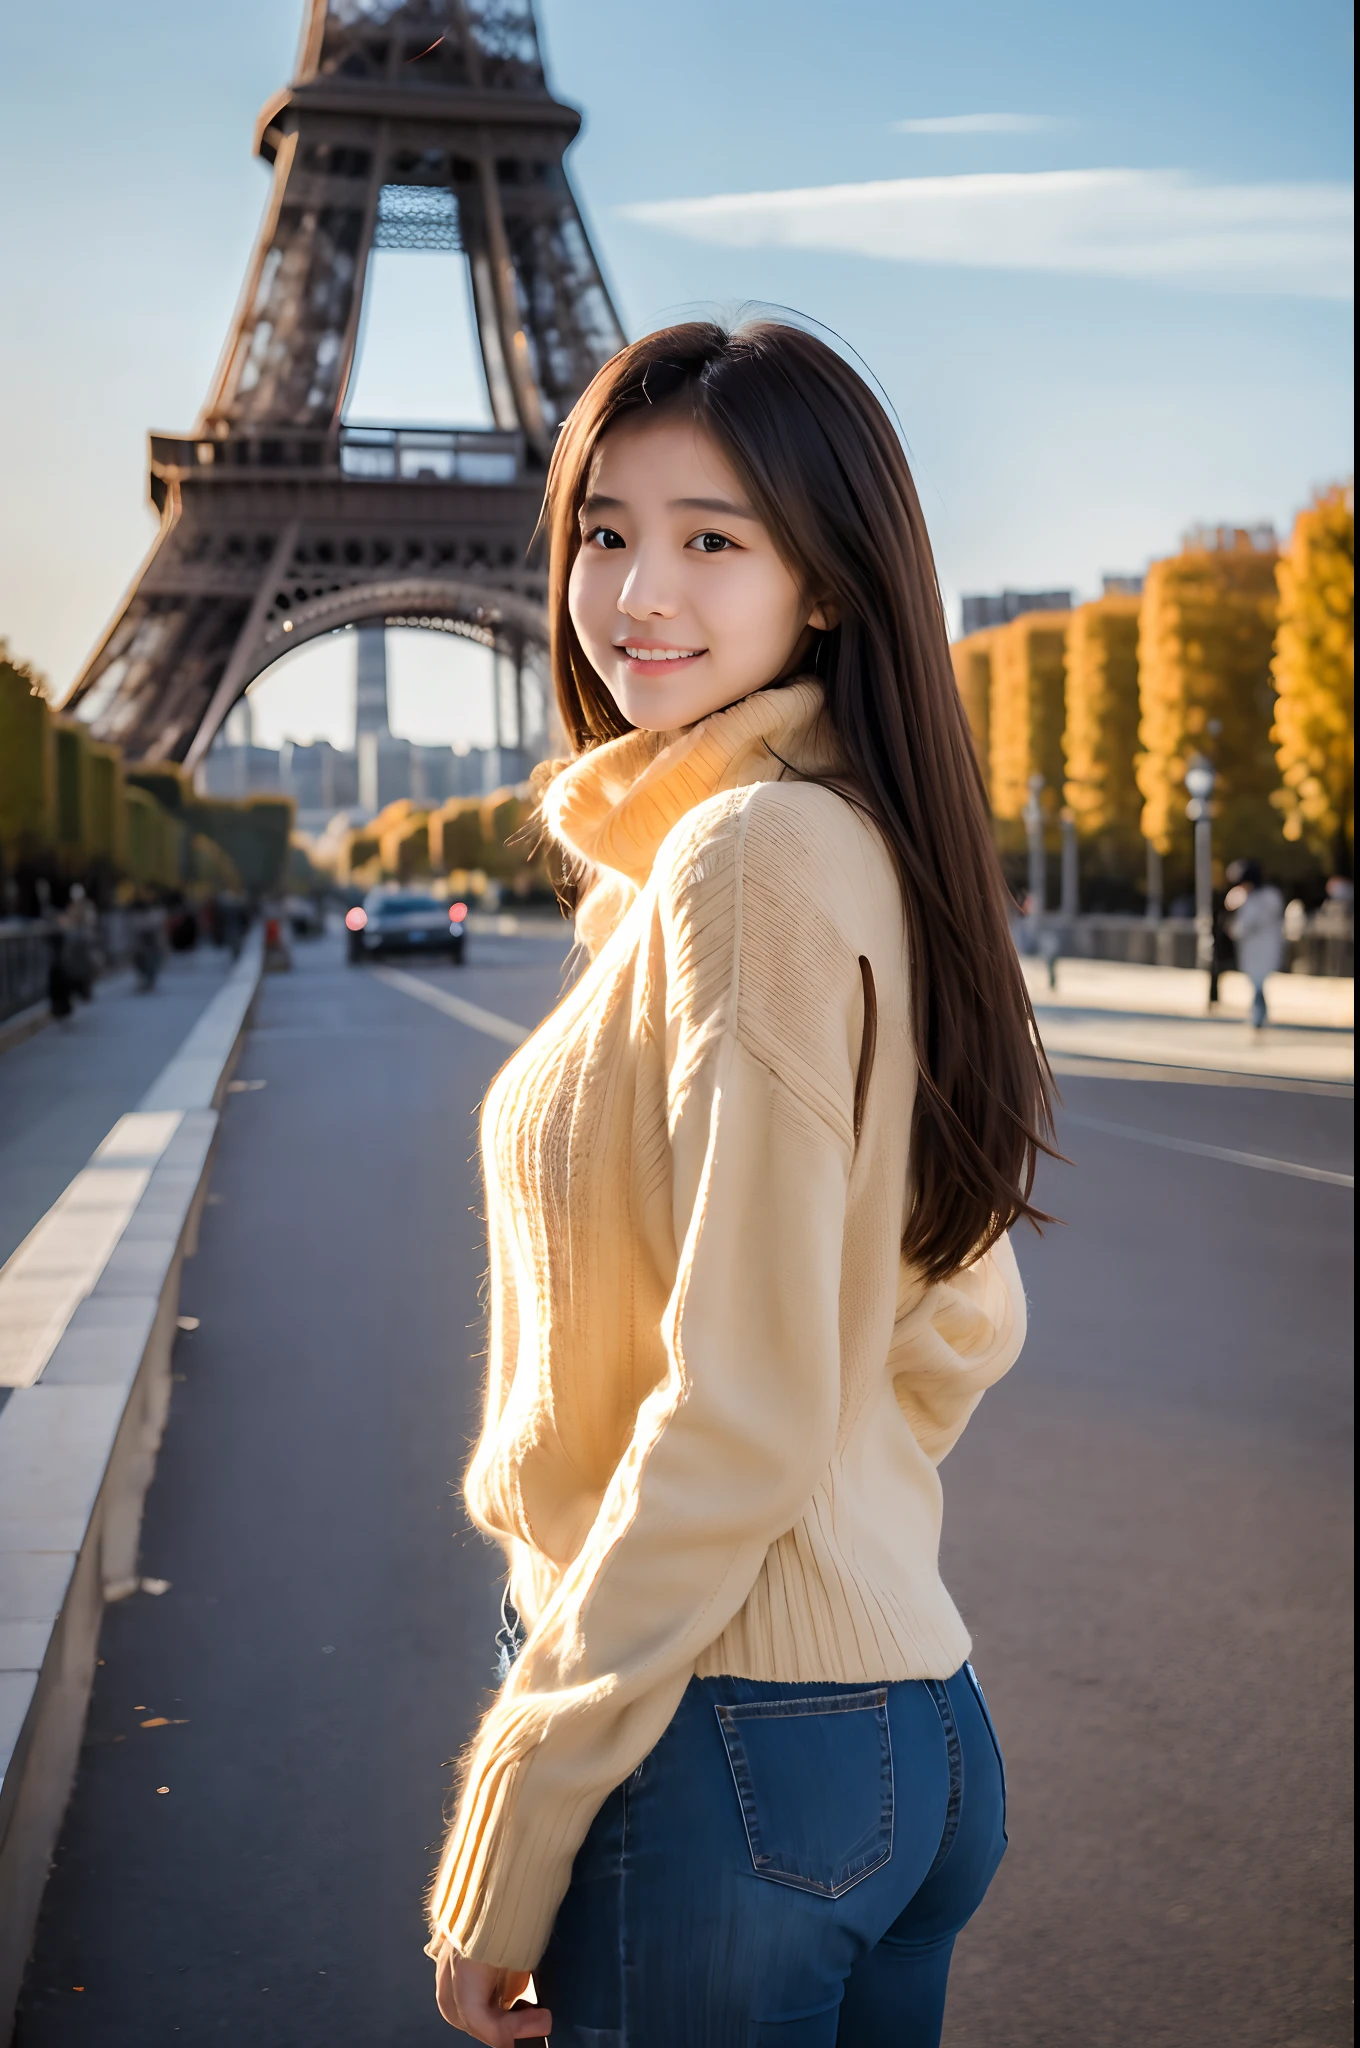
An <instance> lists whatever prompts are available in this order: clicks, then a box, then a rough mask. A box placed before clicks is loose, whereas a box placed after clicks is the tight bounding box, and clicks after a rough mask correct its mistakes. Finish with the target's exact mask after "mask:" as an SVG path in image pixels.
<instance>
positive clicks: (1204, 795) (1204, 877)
mask: <svg viewBox="0 0 1360 2048" xmlns="http://www.w3.org/2000/svg"><path fill="white" fill-rule="evenodd" d="M1217 779H1218V778H1217V777H1216V776H1215V774H1214V769H1213V763H1212V762H1211V761H1206V760H1205V758H1204V756H1203V754H1192V755H1191V757H1190V763H1189V766H1188V767H1187V768H1186V771H1185V786H1186V788H1187V789H1188V790H1189V792H1190V801H1189V803H1188V804H1187V805H1186V807H1185V815H1186V817H1187V818H1189V820H1190V822H1191V824H1192V825H1193V826H1194V828H1195V964H1196V966H1198V967H1202V968H1203V969H1204V971H1205V973H1206V974H1207V975H1208V976H1209V977H1210V986H1211V987H1212V985H1213V972H1214V864H1213V844H1212V841H1213V826H1212V824H1211V823H1210V820H1209V799H1210V798H1211V797H1212V795H1213V793H1214V783H1215V782H1216V781H1217Z"/></svg>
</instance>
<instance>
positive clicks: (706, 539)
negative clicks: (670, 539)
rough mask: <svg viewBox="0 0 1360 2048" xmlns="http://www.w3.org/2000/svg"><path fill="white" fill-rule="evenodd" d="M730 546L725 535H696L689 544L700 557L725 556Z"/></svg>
mask: <svg viewBox="0 0 1360 2048" xmlns="http://www.w3.org/2000/svg"><path fill="white" fill-rule="evenodd" d="M731 545H732V543H731V541H730V540H729V539H728V538H727V535H726V534H725V533H696V534H695V536H694V538H693V540H692V541H691V542H690V546H691V547H692V548H697V549H698V550H699V553H700V554H701V555H721V554H725V553H726V552H727V550H728V548H730V547H731Z"/></svg>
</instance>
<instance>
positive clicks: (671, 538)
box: [568, 414, 827, 732]
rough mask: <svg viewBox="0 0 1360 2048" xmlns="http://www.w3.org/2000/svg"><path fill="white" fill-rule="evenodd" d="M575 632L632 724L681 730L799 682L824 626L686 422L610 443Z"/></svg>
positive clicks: (593, 491) (579, 581)
mask: <svg viewBox="0 0 1360 2048" xmlns="http://www.w3.org/2000/svg"><path fill="white" fill-rule="evenodd" d="M581 535H582V539H581V550H580V553H579V554H578V555H577V557H576V561H575V563H574V564H573V566H572V572H571V582H570V585H569V588H568V604H569V607H570V611H571V619H572V624H573V625H574V626H575V628H576V632H577V635H578V637H579V639H580V642H581V645H582V647H583V648H584V649H585V651H586V654H587V655H588V656H589V658H590V661H591V664H592V666H593V667H594V669H595V671H596V673H597V674H598V675H599V676H600V677H601V679H602V680H603V682H604V684H605V687H606V688H607V689H608V691H609V694H610V696H611V697H612V698H613V699H614V702H615V704H616V705H617V706H618V708H619V710H620V711H621V712H622V713H623V716H624V717H625V718H626V719H627V720H628V722H629V724H630V725H635V726H641V727H644V728H645V729H647V730H649V731H651V732H676V731H678V730H679V729H680V728H681V727H682V726H687V725H693V724H695V723H696V721H697V720H699V719H701V718H707V717H708V715H709V713H710V712H712V711H721V710H722V708H723V706H724V705H726V704H735V703H736V702H737V700H738V699H739V698H741V697H746V696H749V695H750V693H751V691H752V690H759V689H761V688H763V686H764V685H765V684H766V683H771V682H774V681H775V679H776V678H777V677H779V676H781V675H784V674H786V673H793V672H794V671H795V670H796V667H797V661H798V659H799V658H801V656H802V654H803V653H804V651H805V644H806V642H807V641H808V639H809V638H810V635H809V630H808V629H809V628H810V627H822V626H824V625H826V623H827V618H826V615H825V613H824V612H823V610H822V608H821V607H820V606H817V605H813V606H809V604H808V601H807V599H806V598H805V596H804V595H803V593H802V592H801V591H800V589H799V586H798V581H797V578H796V577H795V576H794V574H793V572H792V571H791V570H790V568H789V567H788V565H787V563H786V562H785V561H784V559H783V557H782V556H781V555H780V554H779V552H778V550H777V549H776V547H775V545H774V542H773V540H772V539H771V538H770V535H769V533H768V532H767V530H766V529H765V527H764V526H762V525H761V523H760V520H759V519H758V518H757V517H756V515H755V512H754V510H753V509H752V507H751V506H750V505H749V504H747V502H746V494H745V491H744V490H743V488H742V485H741V483H740V481H739V479H738V478H737V476H736V474H735V472H734V471H733V469H732V467H731V464H730V463H729V462H728V461H727V460H726V458H725V457H724V455H723V453H722V451H721V449H720V448H719V447H718V445H717V443H716V442H715V441H714V440H713V439H712V438H711V436H710V435H709V434H707V433H706V432H705V431H704V430H703V428H701V427H699V426H697V425H696V424H695V422H694V421H693V420H692V419H690V418H688V417H687V416H685V415H683V414H681V415H677V414H671V415H669V416H667V415H663V416H662V417H661V418H660V419H645V418H643V419H635V418H630V419H627V420H623V421H620V422H619V424H618V425H616V426H614V427H611V428H610V430H609V432H608V433H607V434H605V435H604V437H603V438H602V440H601V441H600V444H599V446H598V448H597V450H596V453H595V459H594V462H593V464H592V467H591V473H590V481H589V485H588V488H587V494H586V500H585V503H584V505H583V506H582V508H581Z"/></svg>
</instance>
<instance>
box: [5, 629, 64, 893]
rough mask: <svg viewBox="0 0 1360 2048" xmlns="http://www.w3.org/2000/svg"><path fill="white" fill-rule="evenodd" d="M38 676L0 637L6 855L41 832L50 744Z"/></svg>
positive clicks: (47, 809)
mask: <svg viewBox="0 0 1360 2048" xmlns="http://www.w3.org/2000/svg"><path fill="white" fill-rule="evenodd" d="M48 724H49V720H48V710H47V700H46V698H45V697H44V695H43V690H42V679H41V677H40V676H39V675H38V674H37V673H36V671H35V670H33V669H32V668H30V667H29V665H28V664H27V662H22V661H14V660H12V659H11V658H10V656H9V655H8V653H7V651H6V647H5V643H4V641H3V640H0V850H3V851H4V852H5V853H6V854H8V855H9V856H10V857H11V858H12V857H13V856H14V855H15V854H18V853H20V852H29V851H32V850H34V849H35V848H36V847H37V846H38V845H39V844H41V843H42V841H43V840H44V839H45V838H46V837H47V835H48V832H49V831H50V828H51V810H52V766H53V763H52V747H51V734H50V732H49V730H48Z"/></svg>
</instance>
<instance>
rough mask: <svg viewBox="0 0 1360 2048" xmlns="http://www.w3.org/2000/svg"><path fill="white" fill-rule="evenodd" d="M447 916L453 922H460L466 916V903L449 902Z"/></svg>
mask: <svg viewBox="0 0 1360 2048" xmlns="http://www.w3.org/2000/svg"><path fill="white" fill-rule="evenodd" d="M449 916H450V918H451V919H452V921H453V922H454V924H461V923H462V922H463V919H464V918H465V917H466V916H467V905H466V903H451V904H450V905H449Z"/></svg>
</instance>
